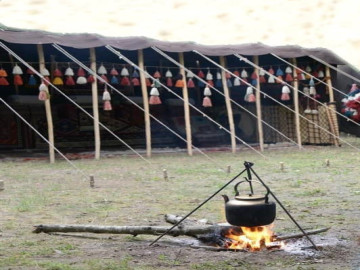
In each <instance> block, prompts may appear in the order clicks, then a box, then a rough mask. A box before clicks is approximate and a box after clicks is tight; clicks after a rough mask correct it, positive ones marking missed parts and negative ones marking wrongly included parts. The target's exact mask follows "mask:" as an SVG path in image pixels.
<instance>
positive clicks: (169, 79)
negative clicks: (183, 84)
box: [166, 77, 173, 87]
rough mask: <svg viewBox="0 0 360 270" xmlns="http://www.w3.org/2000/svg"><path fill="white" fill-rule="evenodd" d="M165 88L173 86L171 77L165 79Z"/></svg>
mask: <svg viewBox="0 0 360 270" xmlns="http://www.w3.org/2000/svg"><path fill="white" fill-rule="evenodd" d="M166 86H167V87H172V86H173V81H172V79H171V77H168V78H167V79H166Z"/></svg>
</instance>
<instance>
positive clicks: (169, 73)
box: [165, 69, 173, 78]
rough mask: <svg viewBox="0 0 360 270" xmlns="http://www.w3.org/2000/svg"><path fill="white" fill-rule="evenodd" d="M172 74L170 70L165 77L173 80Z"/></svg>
mask: <svg viewBox="0 0 360 270" xmlns="http://www.w3.org/2000/svg"><path fill="white" fill-rule="evenodd" d="M172 76H173V75H172V73H171V71H170V69H168V70H167V71H166V72H165V77H166V78H172Z"/></svg>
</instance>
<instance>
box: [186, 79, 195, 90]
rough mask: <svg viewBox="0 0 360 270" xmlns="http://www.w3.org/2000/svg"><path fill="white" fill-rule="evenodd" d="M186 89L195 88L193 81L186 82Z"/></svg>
mask: <svg viewBox="0 0 360 270" xmlns="http://www.w3.org/2000/svg"><path fill="white" fill-rule="evenodd" d="M187 87H188V88H195V83H194V81H193V79H191V78H190V79H189V80H188V82H187Z"/></svg>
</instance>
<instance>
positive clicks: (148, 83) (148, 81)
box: [145, 78, 151, 86]
mask: <svg viewBox="0 0 360 270" xmlns="http://www.w3.org/2000/svg"><path fill="white" fill-rule="evenodd" d="M145 84H146V86H151V82H150V79H149V78H146V79H145Z"/></svg>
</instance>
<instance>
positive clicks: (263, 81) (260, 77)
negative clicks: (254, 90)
mask: <svg viewBox="0 0 360 270" xmlns="http://www.w3.org/2000/svg"><path fill="white" fill-rule="evenodd" d="M259 81H260V83H266V79H265V76H262V75H261V76H259Z"/></svg>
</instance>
